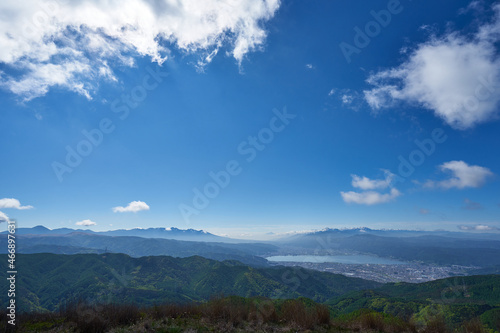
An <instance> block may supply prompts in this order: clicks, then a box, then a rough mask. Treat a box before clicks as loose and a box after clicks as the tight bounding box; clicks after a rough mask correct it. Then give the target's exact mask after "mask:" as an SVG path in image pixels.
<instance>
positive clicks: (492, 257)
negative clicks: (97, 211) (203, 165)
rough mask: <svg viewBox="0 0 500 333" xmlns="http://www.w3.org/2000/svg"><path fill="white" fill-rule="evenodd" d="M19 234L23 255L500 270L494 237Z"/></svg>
mask: <svg viewBox="0 0 500 333" xmlns="http://www.w3.org/2000/svg"><path fill="white" fill-rule="evenodd" d="M4 233H5V232H4ZM16 235H17V237H18V238H19V242H18V252H19V253H42V252H47V253H56V254H77V253H105V252H113V253H125V254H128V255H130V256H133V257H142V256H152V255H169V256H174V257H188V256H192V255H200V256H203V257H205V258H209V259H216V260H238V261H240V262H242V263H245V264H248V265H252V266H267V265H268V262H267V260H266V259H265V257H266V256H271V255H293V254H309V255H339V254H353V253H357V254H368V255H375V256H379V257H383V258H392V259H399V260H402V261H406V262H420V263H426V264H437V265H462V266H474V267H479V268H485V267H491V266H500V234H494V233H471V232H449V231H411V230H373V229H369V228H355V229H324V230H320V231H316V232H310V233H302V234H295V235H291V236H286V237H283V238H280V239H276V240H274V241H267V242H259V243H257V242H250V241H242V240H237V239H231V238H227V237H221V236H217V235H214V234H211V233H209V232H206V231H202V230H194V229H187V230H182V229H177V228H148V229H131V230H124V229H120V230H112V231H104V232H94V231H91V230H81V229H78V230H75V229H70V228H60V229H53V230H51V229H48V228H45V227H43V226H36V227H33V228H18V229H16ZM6 242H7V240H6V238H4V237H0V253H6V251H7V246H6Z"/></svg>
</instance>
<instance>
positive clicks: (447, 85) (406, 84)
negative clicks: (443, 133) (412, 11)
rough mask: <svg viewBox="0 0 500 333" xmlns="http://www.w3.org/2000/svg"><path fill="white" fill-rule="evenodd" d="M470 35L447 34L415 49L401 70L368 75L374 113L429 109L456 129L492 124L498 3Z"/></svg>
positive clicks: (499, 63)
mask: <svg viewBox="0 0 500 333" xmlns="http://www.w3.org/2000/svg"><path fill="white" fill-rule="evenodd" d="M493 9H494V12H495V17H494V19H493V21H492V22H489V23H485V24H483V25H482V26H481V27H480V28H479V29H478V30H477V31H476V32H475V33H474V34H473V35H472V36H464V35H461V34H460V33H458V32H450V33H448V34H446V35H444V36H442V37H436V36H434V37H432V38H431V39H430V40H429V41H427V42H425V43H422V44H419V45H418V46H417V47H416V48H415V50H414V51H413V52H410V53H409V55H408V59H407V60H406V61H405V62H404V63H402V64H401V65H400V66H398V67H395V68H392V69H388V70H383V71H380V72H378V73H375V74H372V75H371V76H369V78H368V79H367V82H368V83H369V84H370V85H372V86H373V88H371V89H369V90H365V91H364V97H365V100H366V102H367V103H368V104H369V105H370V106H371V108H372V109H374V110H378V109H381V108H387V107H391V106H394V105H396V104H397V103H398V102H407V103H410V104H413V105H418V106H421V107H424V108H426V109H429V110H432V111H433V112H434V113H435V114H436V115H437V116H438V117H440V118H442V119H443V120H444V121H445V122H446V123H447V124H449V125H450V126H452V127H453V128H456V129H468V128H472V127H474V126H475V125H477V124H479V123H483V122H487V121H489V120H491V119H494V118H496V117H497V115H498V104H499V101H500V92H499V87H500V58H499V57H498V55H497V52H496V47H495V45H496V43H498V42H499V41H500V4H497V5H495V6H494V7H493Z"/></svg>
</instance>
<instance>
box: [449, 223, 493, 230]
mask: <svg viewBox="0 0 500 333" xmlns="http://www.w3.org/2000/svg"><path fill="white" fill-rule="evenodd" d="M458 229H460V230H464V231H495V230H500V229H499V228H497V227H492V226H489V225H484V224H478V225H459V226H458Z"/></svg>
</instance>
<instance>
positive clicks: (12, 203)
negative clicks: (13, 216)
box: [0, 198, 33, 210]
mask: <svg viewBox="0 0 500 333" xmlns="http://www.w3.org/2000/svg"><path fill="white" fill-rule="evenodd" d="M0 208H14V209H20V210H24V209H32V208H33V206H21V202H19V200H17V199H14V198H3V199H0Z"/></svg>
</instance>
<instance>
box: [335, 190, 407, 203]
mask: <svg viewBox="0 0 500 333" xmlns="http://www.w3.org/2000/svg"><path fill="white" fill-rule="evenodd" d="M340 195H341V196H342V199H344V201H345V202H347V203H356V204H360V205H376V204H380V203H386V202H390V201H392V200H394V199H396V198H397V197H399V196H400V195H401V192H399V191H398V190H397V189H395V188H392V189H391V191H390V193H385V194H382V193H379V192H376V191H364V192H354V191H349V192H340Z"/></svg>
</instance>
